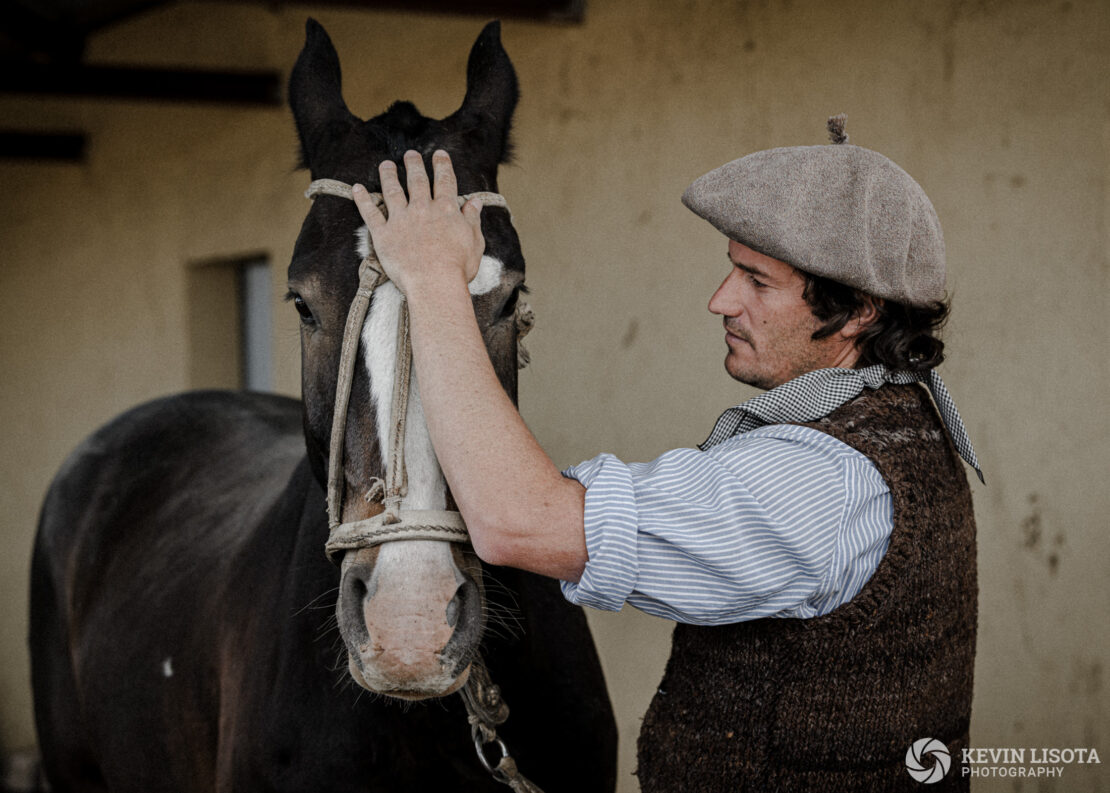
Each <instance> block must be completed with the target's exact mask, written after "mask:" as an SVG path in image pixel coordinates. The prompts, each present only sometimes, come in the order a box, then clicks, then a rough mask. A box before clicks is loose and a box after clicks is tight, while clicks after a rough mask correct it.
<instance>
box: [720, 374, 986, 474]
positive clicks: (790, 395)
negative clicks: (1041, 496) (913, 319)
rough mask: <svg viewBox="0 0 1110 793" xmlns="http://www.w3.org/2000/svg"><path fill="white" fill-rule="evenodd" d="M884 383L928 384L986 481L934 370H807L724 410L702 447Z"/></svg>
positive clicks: (822, 412)
mask: <svg viewBox="0 0 1110 793" xmlns="http://www.w3.org/2000/svg"><path fill="white" fill-rule="evenodd" d="M884 383H895V384H898V385H905V384H907V383H925V385H926V386H927V387H928V389H929V393H930V394H932V396H933V401H934V402H935V403H936V405H937V408H938V409H939V410H940V417H941V418H942V419H943V420H944V426H945V428H947V430H948V435H949V436H950V437H951V438H952V442H953V443H954V444H955V445H956V451H958V452H959V453H960V457H962V458H964V460H965V461H966V462H967V464H968V465H970V466H971V467H972V468H974V469H975V473H976V474H978V475H979V481H980V482H983V483H984V484H986V480H985V479H983V471H982V470H981V469H980V468H979V460H978V459H977V458H976V457H975V449H974V448H972V446H971V439H970V438H968V437H967V430H966V429H965V428H964V423H963V421H962V420H961V419H960V413H959V411H958V410H956V404H955V403H954V402H953V401H952V395H951V394H949V393H948V389H947V388H945V387H944V383H943V382H942V381H941V379H940V375H938V374H937V373H936V371H935V370H933V369H930V370H929V371H928V372H906V371H891V370H889V369H887V368H886V367H885V366H884V365H882V364H875V365H874V366H868V367H866V368H864V369H816V370H814V371H812V372H806V373H805V374H803V375H800V376H798V377H795V378H794V379H793V380H789V381H787V382H785V383H783V384H782V385H780V386H776V387H775V388H772V389H771V390H770V391H767V392H765V393H763V394H760V395H759V396H757V397H753V398H752V399H749V400H748V401H747V402H745V403H744V404H742V405H737V406H736V407H734V408H729V409H728V410H726V411H725V412H724V413H722V414H721V417H720V418H719V419H717V423H716V425H715V426H714V427H713V431H712V432H711V433H709V437H708V438H706V439H705V442H704V443H702V444H700V445H699V446H698V448H699V449H701V450H702V451H705V450H706V449H709V448H710V447H712V446H716V445H717V444H718V443H720V442H721V441H723V440H725V439H726V438H731V437H732V436H733V435H739V434H740V433H743V432H748V431H749V430H754V429H755V428H757V427H764V426H766V425H768V424H790V423H801V422H807V421H816V420H817V419H819V418H822V417H823V416H827V415H828V414H829V413H832V412H833V411H834V410H836V409H837V408H838V407H840V406H841V405H843V404H844V403H845V402H848V401H849V400H851V399H855V398H856V397H857V396H859V395H860V394H861V393H863V389H864V388H871V389H875V388H878V387H879V386H881V385H883V384H884Z"/></svg>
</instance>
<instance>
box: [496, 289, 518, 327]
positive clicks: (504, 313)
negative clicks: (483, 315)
mask: <svg viewBox="0 0 1110 793" xmlns="http://www.w3.org/2000/svg"><path fill="white" fill-rule="evenodd" d="M520 291H521V287H517V288H516V289H514V290H513V291H512V293H511V294H510V295H509V297H508V299H507V300H505V305H503V306H501V315H500V316H499V317H498V318H497V319H498V321H502V320H506V319H509V318H510V317H511V316H512V315H513V314H515V313H516V305H517V303H518V302H520Z"/></svg>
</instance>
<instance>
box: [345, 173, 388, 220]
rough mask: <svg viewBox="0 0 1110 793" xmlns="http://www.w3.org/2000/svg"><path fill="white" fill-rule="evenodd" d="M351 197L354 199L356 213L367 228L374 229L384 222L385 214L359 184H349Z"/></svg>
mask: <svg viewBox="0 0 1110 793" xmlns="http://www.w3.org/2000/svg"><path fill="white" fill-rule="evenodd" d="M351 198H353V199H354V200H355V206H356V207H358V213H359V214H360V215H362V219H363V221H364V222H365V223H366V225H367V227H368V228H371V229H376V228H378V227H380V226H382V225H384V224H385V216H384V215H383V214H382V211H381V210H380V209H378V205H377V204H376V203H374V200H373V199H372V198H370V193H369V192H367V190H366V188H365V187H363V186H362V185H360V184H356V185H351Z"/></svg>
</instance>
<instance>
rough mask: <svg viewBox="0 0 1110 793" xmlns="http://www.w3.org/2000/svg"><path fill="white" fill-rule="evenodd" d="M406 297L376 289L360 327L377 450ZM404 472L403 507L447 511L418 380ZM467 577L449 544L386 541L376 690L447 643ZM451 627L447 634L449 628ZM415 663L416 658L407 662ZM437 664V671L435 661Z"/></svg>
mask: <svg viewBox="0 0 1110 793" xmlns="http://www.w3.org/2000/svg"><path fill="white" fill-rule="evenodd" d="M357 238H358V254H359V258H362V257H364V256H366V254H367V250H368V247H369V243H368V232H367V230H366V228H365V227H363V228H361V229H359V231H358V235H357ZM502 269H503V268H502V264H501V262H500V261H498V260H497V259H494V258H493V257H490V256H485V257H483V258H482V262H481V266H480V267H479V271H478V275H477V277H476V278H475V279H474V281H473V282H472V283H471V285H470V291H471V293H472V294H484V293H485V292H488V291H490V290H491V289H493V288H494V287H496V286H497V285H498V284H499V283H500V280H501V271H502ZM401 302H402V296H401V293H400V292H399V291H398V290H397V288H396V287H395V286H394V285H393V284H392V283H389V282H387V283H384V284H382V285H381V286H379V287H378V288H377V290H375V292H374V297H373V301H372V303H371V306H370V311H369V313H368V314H367V317H366V321H365V323H364V325H363V328H362V338H361V340H362V349H363V356H364V360H365V363H366V368H367V372H368V374H369V376H370V392H371V398H372V399H373V402H374V410H375V414H376V429H377V433H378V440H379V447H380V448H381V449H383V450H384V449H388V448H389V444H388V441H387V439H388V438H389V433H390V426H391V415H390V414H391V412H392V401H393V379H394V376H395V373H396V368H397V361H396V359H397V323H398V321H399V318H400V313H401ZM405 469H406V474H407V479H408V494H407V495H406V497H405V499H404V501H403V503H402V508H403V509H429V510H442V509H445V508H446V500H447V484H446V481H445V480H444V477H443V472H442V470H441V469H440V467H439V462H438V461H437V460H436V456H435V450H434V449H433V448H432V442H431V438H430V437H429V436H428V427H427V423H426V422H425V420H424V410H423V405H422V402H421V398H420V389H419V387H418V385H417V381H416V378H415V377H413V378H412V379H411V381H410V384H409V401H408V415H407V416H406V426H405ZM464 580H465V579H464V578H463V575H462V573H461V572H460V571H459V570H458V568H457V566H456V565H455V562H454V559H453V558H452V555H451V548H450V545H449V544H448V543H446V542H428V541H420V540H416V541H400V542H390V543H385V544H383V545H382V546H380V548H379V550H378V557H377V561H376V563H375V565H374V572H373V574H372V586H371V588H372V589H373V591H375V592H376V593H377V594H375V596H374V598H373V600H374V605H373V606H370V605H369V604H367V611H366V614H365V618H366V620H367V628H368V630H370V633H371V642H372V643H373V644H374V645H375V646H376V647H378V648H382V649H380V650H379V651H377V652H379V656H378V660H377V661H375V662H372V663H369V664H367V663H366V659H365V658H364V667H365V668H364V669H363V670H362V671H363V677H364V678H365V680H366V682H367V683H368V684H370V687H371V688H373V689H375V690H379V691H381V690H387V689H389V688H390V687H391V686H396V685H397V684H398V683H404V682H406V681H401V680H399V679H398V678H399V677H400V676H403V670H404V669H405V668H406V667H411V668H412V669H413V670H415V669H416V668H420V667H423V668H424V669H427V668H428V666H427V662H423V663H422V662H421V661H420V660H419V658H421V657H422V658H425V659H426V658H428V657H429V655H431V656H432V657H438V652H439V651H440V650H441V649H442V648H443V646H444V644H445V643H446V641H447V639H449V638H450V635H451V632H452V629H451V628H449V626H447V625H446V610H447V606H448V604H449V603H450V601H451V598H452V597H453V595H454V593H455V591H456V588H457V587H458V586H459V585H460V584H462V583H463V581H464ZM445 629H446V630H445ZM410 659H411V660H410ZM433 666H435V665H434V664H433ZM438 675H443V676H444V678H445V679H443V680H441V681H437V680H432V679H425V680H423V681H422V682H423V683H424V684H426V685H427V686H429V687H430V688H434V687H436V686H438V687H440V688H445V687H446V686H448V685H450V684H451V683H452V678H453V674H451V673H450V672H448V670H446V669H444V670H440V671H438V674H433V677H435V676H438Z"/></svg>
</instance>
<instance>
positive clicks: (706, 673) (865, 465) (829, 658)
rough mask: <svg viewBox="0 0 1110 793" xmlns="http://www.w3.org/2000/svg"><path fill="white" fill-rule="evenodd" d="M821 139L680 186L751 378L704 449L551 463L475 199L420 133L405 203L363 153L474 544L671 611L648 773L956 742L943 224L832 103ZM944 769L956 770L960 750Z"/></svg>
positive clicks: (968, 604) (962, 715) (954, 512)
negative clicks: (491, 310) (487, 259)
mask: <svg viewBox="0 0 1110 793" xmlns="http://www.w3.org/2000/svg"><path fill="white" fill-rule="evenodd" d="M830 132H831V134H832V135H833V140H834V144H836V145H831V146H814V147H795V148H787V149H773V150H770V151H764V152H757V153H755V154H752V155H749V156H748V157H744V158H741V159H740V160H736V161H734V162H731V163H728V164H727V165H724V166H722V167H721V168H718V169H716V170H715V171H712V172H710V173H708V174H706V175H705V176H703V177H701V178H700V179H698V180H697V181H695V182H694V183H693V184H692V185H691V186H690V188H689V189H688V190H687V191H686V193H685V194H684V196H683V201H684V203H685V204H686V205H687V206H688V207H689V208H690V209H692V210H693V211H694V212H695V213H697V214H698V215H700V216H701V217H703V218H705V219H707V220H709V221H710V222H711V223H712V224H713V225H714V226H716V227H717V229H718V230H720V231H721V232H722V233H723V234H724V235H725V237H726V238H727V244H728V257H729V260H730V262H731V265H732V269H731V271H730V273H729V275H728V277H727V278H726V279H725V280H724V282H723V283H722V284H721V286H720V288H719V289H718V290H717V292H716V293H715V294H714V295H713V297H712V299H711V300H710V303H709V309H710V311H712V312H714V313H717V314H721V315H722V316H723V318H724V327H725V331H726V334H725V339H726V343H727V345H728V348H729V352H728V356H727V358H726V360H725V368H726V369H727V371H728V373H729V374H730V375H731V376H733V377H734V378H736V379H738V380H740V381H742V382H745V383H749V384H752V385H755V386H757V387H759V388H762V389H768V390H767V392H766V393H765V394H761V395H760V396H758V397H756V398H755V399H753V400H750V401H749V402H747V403H745V404H744V405H742V406H740V407H738V408H733V409H731V410H729V411H726V413H725V414H724V415H723V416H722V417H721V418H720V419H719V420H718V422H717V425H716V426H715V427H714V429H713V432H712V434H711V435H710V437H709V439H708V440H707V441H706V442H705V443H704V444H702V446H701V447H700V448H699V449H678V450H674V451H671V452H668V453H666V454H664V455H663V456H661V457H660V458H659V459H658V460H656V461H654V462H653V463H650V464H634V465H628V464H625V463H623V462H621V461H619V460H617V459H616V458H613V457H612V456H610V455H600V456H599V457H597V458H595V459H594V460H591V461H588V462H585V463H582V464H581V465H579V466H576V467H575V468H572V469H571V470H570V471H569V472H568V475H566V476H564V475H563V474H562V473H560V471H559V470H558V469H557V468H556V466H555V465H554V464H553V463H552V462H551V460H550V459H549V458H548V457H547V455H546V454H545V453H544V452H543V450H542V449H541V448H540V446H539V444H538V443H537V442H536V440H535V439H534V438H533V436H532V435H531V433H530V432H529V431H528V429H527V427H526V426H525V425H524V423H523V421H522V420H521V418H520V416H519V414H518V413H517V412H516V410H515V408H514V406H513V405H512V403H511V402H510V400H509V399H508V397H507V396H506V395H505V393H504V392H503V390H502V389H501V386H500V384H499V383H498V380H497V377H496V375H495V374H494V371H493V368H492V366H491V364H490V362H489V359H488V356H487V354H486V351H485V347H484V345H483V343H482V338H481V335H480V333H479V331H478V327H477V324H476V321H475V317H474V312H473V309H472V307H471V301H470V296H469V293H468V292H467V283H468V282H469V280H470V279H472V278H473V277H474V276H475V274H476V273H477V268H478V263H479V260H480V258H481V254H482V251H483V241H482V236H481V230H480V220H479V213H480V206H478V205H477V204H476V203H475V202H470V203H468V204H467V205H466V206H465V207H463V209H462V211H461V212H460V211H459V210H458V209H457V203H456V196H457V189H456V185H455V180H454V174H453V172H452V169H451V165H450V160H449V158H448V157H447V155H446V154H445V153H443V152H437V153H436V154H435V155H434V156H433V171H434V179H435V190H434V199H433V198H432V192H431V189H430V186H429V184H428V176H427V173H426V171H425V169H424V167H423V165H422V162H421V160H420V158H419V155H417V154H416V153H415V152H409V153H408V154H406V156H405V165H406V170H407V174H408V175H407V179H408V192H409V197H408V198H407V199H406V197H405V193H404V191H403V190H402V188H401V186H400V184H399V181H398V177H397V169H396V166H395V165H394V164H393V163H391V162H384V163H382V165H381V169H380V175H381V181H382V193H383V196H384V199H385V203H386V205H387V207H388V210H389V220H388V221H386V220H385V219H384V218H383V217H382V215H381V214H380V213H379V212H378V211H377V210H376V209H375V208H374V206H373V204H372V202H370V201H369V199H368V195H367V193H366V191H365V190H364V189H361V188H360V187H356V189H355V193H354V195H355V200H356V203H358V205H359V209H360V212H361V213H362V216H363V218H364V219H365V220H366V222H367V225H368V226H369V229H370V233H371V235H372V237H373V241H374V245H375V248H376V250H377V253H378V256H379V258H380V259H381V261H382V264H383V266H384V267H385V268H386V270H387V272H388V274H389V276H390V277H391V278H392V279H393V281H394V282H395V283H396V284H397V285H398V287H399V288H400V289H401V290H402V291H403V292H404V293H405V294H406V295H407V297H408V301H409V311H410V322H411V329H412V342H413V355H414V361H415V367H416V372H417V378H418V381H419V383H420V389H421V395H422V399H423V404H424V409H425V413H426V418H427V421H428V427H429V432H430V434H431V438H432V442H433V444H434V446H435V449H436V453H437V456H438V458H439V461H440V463H441V465H442V467H443V470H444V473H445V475H446V478H447V481H448V483H449V484H450V486H451V490H452V493H453V495H454V497H455V500H456V502H457V503H458V506H459V509H460V511H461V512H462V514H463V516H464V518H465V519H466V521H467V524H468V526H469V529H470V532H471V536H472V541H473V545H474V549H475V551H476V552H477V553H478V555H479V556H480V557H482V558H483V559H484V560H486V561H487V562H490V563H492V564H501V565H511V566H515V567H520V568H524V569H527V570H532V571H534V572H538V573H542V574H544V575H549V576H554V577H557V578H559V579H562V580H563V581H564V593H565V595H566V596H567V597H568V599H570V600H572V601H573V602H576V603H581V604H584V605H590V606H595V607H598V608H605V609H619V608H620V607H621V606H622V605H623V604H624V603H625V602H628V603H631V604H633V605H635V606H636V607H638V608H641V609H644V610H645V611H649V612H651V613H654V614H658V615H661V616H666V617H670V618H672V619H675V620H677V621H678V622H679V625H678V626H677V627H676V630H675V634H674V648H673V652H672V656H671V659H670V662H669V663H668V666H667V672H666V676H665V678H664V680H663V683H662V685H661V687H660V689H659V692H658V694H657V695H656V697H655V699H654V701H653V702H652V705H651V708H650V709H649V711H648V714H647V716H646V717H645V720H644V728H643V731H642V733H641V736H640V740H639V769H638V774H639V777H640V784H641V787H642V789H643V790H644V791H679V790H681V791H717V790H720V791H725V790H728V791H738V790H761V791H772V790H830V791H831V790H835V791H849V790H860V791H864V790H866V791H873V790H887V789H913V787H914V786H915V785H917V784H918V783H917V782H915V781H914V780H913V779H911V777H910V776H909V775H908V774H907V762H908V761H909V760H911V759H912V760H915V762H916V761H920V762H921V763H922V764H923V765H925V766H930V765H932V761H931V760H930V758H928V757H926V758H915V757H914V756H913V750H912V749H911V746H912V745H913V744H914V743H915V742H917V741H919V740H920V739H923V738H935V739H938V740H939V741H940V742H941V743H942V744H944V746H945V747H946V748H947V750H948V752H949V753H950V754H953V755H957V756H958V752H959V750H960V749H961V748H962V747H963V746H965V745H966V744H967V730H968V722H969V719H970V705H971V682H972V664H973V659H974V644H975V614H976V579H975V546H974V539H975V535H974V520H973V516H972V510H971V499H970V494H969V490H968V486H967V482H966V479H965V477H964V473H963V470H962V466H961V464H960V462H959V458H958V456H957V454H956V450H955V449H954V448H953V442H954V443H955V445H956V446H958V447H959V453H960V454H962V455H963V456H964V457H965V459H967V460H968V461H969V462H970V463H971V464H972V465H973V466H974V467H975V468H976V470H978V465H977V463H976V462H975V457H974V452H973V451H972V449H971V445H970V442H969V441H968V440H967V437H966V434H965V432H964V429H963V425H962V423H961V422H960V419H959V416H958V414H957V413H956V410H955V407H954V405H952V402H951V399H950V397H949V396H948V393H947V391H946V390H945V389H944V386H943V384H942V383H941V382H940V379H939V378H938V377H937V376H936V375H935V372H933V371H932V369H933V367H935V366H936V365H937V364H939V363H940V361H941V360H942V358H943V354H942V349H943V345H942V344H941V343H940V341H939V340H938V339H937V338H936V337H935V331H936V330H937V328H939V326H940V325H941V324H942V323H943V321H944V319H945V317H946V315H947V306H946V305H945V303H944V247H943V240H942V237H941V230H940V225H939V222H938V221H937V218H936V214H935V212H934V211H933V207H932V205H931V204H930V203H929V200H928V198H927V197H926V196H925V193H924V192H923V191H922V190H921V188H920V186H918V185H917V183H916V182H914V180H913V179H912V178H911V177H909V175H908V174H906V173H905V172H904V171H902V170H901V169H900V168H898V166H896V165H895V164H894V163H892V162H891V161H890V160H888V159H887V158H885V157H883V156H882V155H879V154H877V153H875V152H871V151H868V150H866V149H862V148H859V147H857V146H851V145H847V143H846V136H844V135H843V119H842V117H838V118H837V119H830ZM917 381H924V382H925V383H926V384H927V385H928V392H927V391H926V390H925V389H923V388H922V387H921V386H920V385H917V384H916V383H917ZM929 393H932V395H933V399H934V400H936V402H937V405H938V406H939V407H940V409H941V411H942V412H943V414H944V418H943V420H942V418H941V416H939V415H938V413H937V411H936V409H935V408H934V407H933V405H932V403H931V402H930V399H929ZM489 437H498V438H499V443H498V444H496V445H490V444H487V443H486V442H485V440H486V439H487V438H489ZM920 745H921V744H918V746H919V747H920ZM931 746H933V747H936V746H937V744H931ZM908 750H909V751H910V752H911V756H910V757H909V758H908V757H907V751H908ZM919 753H920V751H919ZM934 754H935V753H934ZM937 762H940V761H939V760H937ZM945 767H946V766H945ZM944 782H945V783H947V784H951V785H955V786H959V785H961V784H962V785H966V782H962V780H961V779H960V775H959V774H958V769H957V771H954V772H953V773H951V774H948V776H947V778H946V779H945V780H944ZM933 789H944V785H943V784H942V785H940V786H938V788H933Z"/></svg>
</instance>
